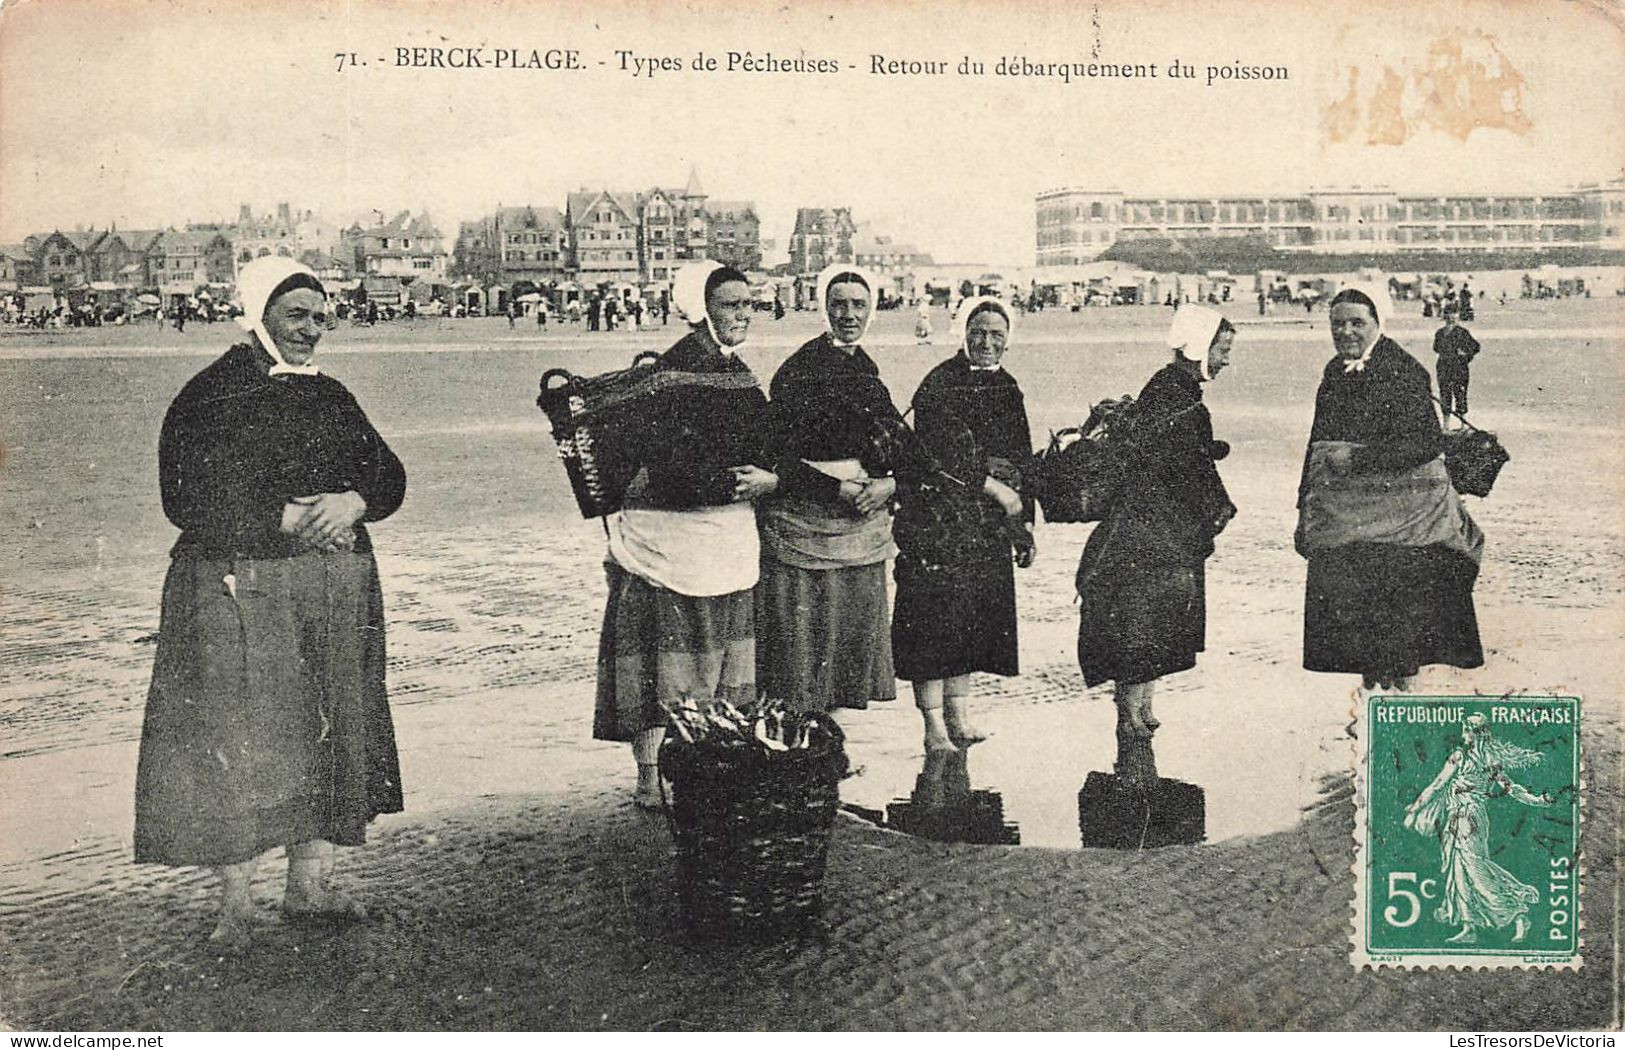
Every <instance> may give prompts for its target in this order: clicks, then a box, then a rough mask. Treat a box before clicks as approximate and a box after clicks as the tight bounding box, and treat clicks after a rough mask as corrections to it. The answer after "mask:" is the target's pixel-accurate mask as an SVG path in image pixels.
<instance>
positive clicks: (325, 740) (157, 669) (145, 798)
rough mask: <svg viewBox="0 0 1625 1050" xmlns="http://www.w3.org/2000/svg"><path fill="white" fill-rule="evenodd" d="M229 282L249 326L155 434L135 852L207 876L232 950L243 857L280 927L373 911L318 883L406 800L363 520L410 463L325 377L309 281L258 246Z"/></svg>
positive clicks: (241, 927)
mask: <svg viewBox="0 0 1625 1050" xmlns="http://www.w3.org/2000/svg"><path fill="white" fill-rule="evenodd" d="M237 284H238V290H239V292H240V293H241V298H242V304H243V311H244V312H243V316H242V318H241V324H242V325H243V327H244V328H246V329H248V331H249V332H250V333H252V334H251V336H250V337H249V339H248V340H247V341H245V342H242V343H239V344H237V345H236V346H233V347H232V348H231V349H230V350H228V351H227V352H226V353H225V354H224V355H223V356H222V357H220V358H219V359H217V360H216V361H215V362H214V363H212V364H210V365H209V366H208V367H207V368H205V369H203V371H201V372H199V373H198V374H197V375H196V376H194V377H192V379H191V381H189V382H188V383H187V384H186V386H185V387H184V388H182V390H181V392H180V393H179V394H178V395H177V396H176V398H175V400H174V402H173V403H172V404H171V405H170V408H169V413H168V415H166V416H165V417H164V425H163V431H162V434H161V435H160V437H159V440H158V472H159V487H160V490H161V493H162V496H163V505H164V513H165V514H166V515H167V516H168V518H169V520H170V521H172V522H173V523H174V524H175V525H176V526H177V527H178V528H179V529H180V530H181V534H180V538H179V539H177V540H176V541H175V546H174V548H173V550H171V552H170V567H169V574H168V576H167V577H166V579H165V581H164V595H163V612H162V619H161V623H160V629H159V636H158V651H157V654H156V657H155V659H154V664H153V672H152V685H151V689H150V691H149V692H148V695H147V708H146V717H145V721H144V724H143V726H142V732H141V756H140V763H139V767H138V769H137V772H136V803H135V859H136V860H137V861H138V862H143V863H156V864H172V865H203V866H208V867H212V868H214V869H215V871H216V873H217V874H218V876H219V880H220V890H221V906H220V913H219V923H218V925H217V926H216V927H215V930H214V933H213V934H212V935H211V940H214V941H217V942H220V943H222V944H223V945H225V946H226V947H231V948H237V947H241V946H242V945H244V944H246V943H247V942H248V941H249V939H250V938H251V936H252V930H253V926H254V924H255V920H256V918H257V914H256V908H255V906H254V901H253V899H252V897H251V895H250V892H249V887H250V882H251V880H252V877H253V872H254V867H255V864H256V862H257V861H258V859H259V857H260V855H261V854H263V853H264V852H266V851H267V850H270V849H272V848H274V847H278V846H281V847H286V850H287V856H288V880H287V891H286V893H285V894H284V896H283V902H282V909H283V914H284V916H285V918H286V919H287V920H289V921H294V922H348V921H355V920H359V919H362V918H365V916H366V911H365V909H364V908H363V906H362V905H361V903H360V902H359V901H356V900H354V899H352V898H350V897H349V896H347V895H345V894H344V893H342V892H340V891H339V890H337V889H335V888H334V887H333V886H332V885H331V884H330V883H329V874H330V872H331V870H332V867H333V852H334V851H333V847H334V846H335V845H341V846H359V845H361V844H362V842H363V841H364V840H365V838H366V829H367V824H368V823H369V822H370V821H371V820H372V819H373V818H374V817H375V816H377V815H378V814H380V813H396V812H399V811H400V809H401V805H402V796H401V781H400V764H399V760H398V758H397V756H396V751H395V731H394V727H393V724H392V722H391V719H390V713H389V702H388V699H387V697H386V694H385V689H384V667H385V659H384V614H383V596H382V593H381V591H380V589H379V583H378V566H377V564H376V563H375V562H374V560H373V555H372V542H371V539H370V537H369V536H368V533H367V527H366V523H368V522H375V521H380V520H382V519H384V518H387V517H388V516H389V515H391V514H393V513H394V512H395V510H396V508H398V507H399V506H400V505H401V500H402V499H403V498H404V496H405V494H406V472H405V470H404V469H403V468H402V467H401V461H400V460H399V459H397V458H396V456H395V454H394V453H393V452H392V451H390V448H389V445H388V444H386V443H385V442H384V439H383V438H382V437H381V436H380V435H379V433H378V431H377V430H376V429H374V427H373V425H372V423H371V422H369V421H368V419H367V416H366V414H365V413H363V412H362V411H361V407H360V406H359V405H358V404H356V401H355V398H354V397H352V396H351V395H350V392H349V391H348V390H346V389H345V388H344V386H343V384H341V383H340V382H338V380H336V379H333V378H332V377H330V376H327V375H324V374H322V373H321V371H320V369H319V368H318V367H317V364H316V360H315V358H316V346H317V343H318V342H319V340H320V339H321V337H322V334H323V332H324V331H325V330H326V329H328V328H329V327H331V325H332V318H331V315H330V314H329V313H328V310H327V300H326V295H325V293H324V291H323V288H322V284H321V282H320V281H319V280H317V278H316V276H315V274H313V273H312V272H311V271H310V270H309V269H307V268H306V267H304V266H301V265H299V264H298V263H295V262H293V261H292V260H290V259H285V258H282V257H279V256H266V257H264V258H262V259H256V260H255V261H254V262H251V263H249V264H248V265H247V266H244V267H243V270H242V273H241V274H240V275H239V277H238V282H237Z"/></svg>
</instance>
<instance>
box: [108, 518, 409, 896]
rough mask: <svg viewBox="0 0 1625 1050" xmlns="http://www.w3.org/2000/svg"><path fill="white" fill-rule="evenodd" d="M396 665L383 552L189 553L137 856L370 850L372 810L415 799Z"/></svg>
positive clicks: (162, 669) (168, 619)
mask: <svg viewBox="0 0 1625 1050" xmlns="http://www.w3.org/2000/svg"><path fill="white" fill-rule="evenodd" d="M228 581H229V582H228ZM384 666H385V659H384V614H383V595H382V593H381V591H380V589H379V586H378V568H377V565H376V563H375V562H374V561H373V557H372V555H371V554H370V553H333V554H321V553H315V552H312V553H308V554H302V555H299V556H297V557H293V558H276V559H264V560H259V559H249V558H236V559H227V558H206V557H202V556H201V555H199V554H197V553H196V552H189V551H185V550H182V551H179V552H177V553H176V555H175V557H174V559H173V560H172V561H171V563H170V567H169V575H168V577H167V578H166V579H165V581H164V597H163V610H162V619H161V621H160V627H159V635H158V651H157V655H156V657H155V660H154V664H153V672H152V686H151V688H150V690H149V691H148V694H147V710H146V720H145V722H144V724H143V726H142V731H141V755H140V762H139V765H138V767H137V771H136V793H135V859H136V860H137V861H139V862H150V863H157V864H175V865H223V864H233V863H236V862H238V861H244V860H248V859H251V858H253V857H255V856H258V855H259V854H260V853H262V852H264V851H265V850H267V849H270V848H272V847H274V846H282V845H287V844H289V843H295V842H306V841H310V840H312V839H326V840H327V841H329V842H334V843H337V844H339V845H343V846H359V845H361V844H362V842H363V841H365V839H366V828H367V823H368V822H369V821H371V820H372V819H373V817H375V816H377V815H378V814H380V813H398V812H400V810H401V805H402V799H401V774H400V761H399V759H398V757H397V755H396V751H395V729H394V725H393V722H392V721H391V719H390V714H389V701H388V698H387V694H386V693H385V689H384Z"/></svg>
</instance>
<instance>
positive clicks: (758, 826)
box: [660, 722, 847, 940]
mask: <svg viewBox="0 0 1625 1050" xmlns="http://www.w3.org/2000/svg"><path fill="white" fill-rule="evenodd" d="M822 739H823V740H824V741H825V743H824V745H823V746H820V747H810V748H806V749H802V750H797V751H778V752H775V751H768V750H767V749H765V748H761V747H756V746H753V745H747V744H732V745H721V744H714V743H703V742H702V743H697V744H689V743H684V742H682V741H678V740H668V741H667V742H666V744H665V746H664V747H662V748H661V751H660V769H661V773H662V774H663V775H664V776H665V778H666V779H668V780H670V781H671V786H672V794H671V800H670V808H669V810H668V812H669V814H670V817H671V822H672V832H673V838H674V839H675V840H676V845H677V886H678V899H679V902H680V904H681V909H682V918H683V924H684V925H685V926H686V927H687V928H688V930H689V932H690V933H691V934H693V935H694V936H697V937H726V938H730V939H743V940H772V939H778V938H781V937H784V936H786V935H790V934H800V933H809V932H815V931H816V930H817V928H818V919H819V918H820V916H821V914H822V909H823V881H824V862H825V859H826V857H827V856H828V853H829V837H830V831H831V829H832V828H833V827H834V823H835V814H836V810H837V808H838V807H839V805H840V791H839V784H840V781H841V778H842V777H843V776H845V775H846V770H847V762H846V750H845V748H844V747H843V746H842V742H841V736H840V730H839V728H837V727H836V726H835V725H834V723H833V722H831V723H829V724H828V731H827V733H826V735H824V736H823V738H822Z"/></svg>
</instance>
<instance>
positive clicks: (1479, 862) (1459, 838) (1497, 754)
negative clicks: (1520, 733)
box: [1405, 714, 1553, 944]
mask: <svg viewBox="0 0 1625 1050" xmlns="http://www.w3.org/2000/svg"><path fill="white" fill-rule="evenodd" d="M1540 760H1541V755H1540V752H1538V751H1533V750H1531V749H1529V748H1526V747H1519V746H1517V745H1516V744H1510V743H1507V742H1506V741H1504V740H1497V739H1495V737H1494V736H1493V735H1492V734H1491V732H1490V727H1489V723H1488V722H1487V721H1485V719H1484V716H1483V715H1478V714H1474V715H1469V716H1468V717H1467V719H1466V721H1465V722H1463V724H1462V727H1461V747H1459V748H1457V749H1456V750H1455V751H1453V752H1451V754H1450V757H1449V758H1448V759H1446V760H1445V764H1444V768H1443V769H1442V770H1440V771H1439V775H1438V776H1437V777H1434V778H1433V783H1431V784H1429V785H1428V786H1427V787H1426V788H1425V789H1424V790H1423V791H1422V793H1421V794H1420V795H1418V796H1417V798H1416V801H1415V802H1412V803H1411V804H1410V806H1409V807H1407V808H1406V810H1405V826H1406V827H1407V828H1411V829H1413V830H1414V831H1417V832H1419V833H1420V834H1423V835H1437V836H1438V838H1439V847H1440V850H1441V853H1442V856H1441V863H1440V868H1441V870H1442V871H1443V873H1444V893H1443V896H1442V899H1441V900H1440V902H1439V906H1438V908H1436V909H1435V910H1434V913H1433V914H1434V918H1436V919H1438V920H1439V921H1440V922H1443V923H1448V924H1451V925H1459V926H1460V927H1461V929H1460V931H1458V932H1457V933H1456V935H1455V936H1453V937H1451V938H1450V939H1449V940H1450V942H1451V943H1452V944H1472V943H1474V942H1475V941H1477V940H1478V930H1480V929H1483V928H1490V929H1500V928H1501V927H1504V926H1506V925H1508V924H1509V923H1510V924H1511V925H1512V928H1513V932H1512V940H1513V941H1514V942H1518V943H1521V942H1522V941H1523V940H1524V939H1525V938H1526V937H1528V936H1529V908H1530V906H1531V905H1532V904H1534V903H1536V902H1537V901H1539V900H1540V891H1539V890H1537V889H1536V888H1535V887H1533V886H1530V885H1527V884H1525V883H1523V882H1521V881H1520V880H1519V879H1518V878H1517V877H1516V876H1514V875H1513V874H1512V873H1511V872H1509V871H1507V870H1506V869H1505V868H1503V867H1501V866H1500V865H1499V864H1497V863H1495V861H1493V860H1491V859H1490V854H1491V852H1492V851H1491V844H1490V814H1489V805H1488V802H1489V799H1491V798H1494V797H1497V796H1500V795H1505V796H1506V797H1508V798H1511V799H1513V800H1515V801H1517V802H1521V803H1523V804H1524V805H1526V806H1537V807H1541V808H1544V807H1547V806H1550V805H1551V804H1552V802H1553V799H1552V797H1551V796H1550V795H1547V794H1541V795H1535V794H1533V793H1531V792H1530V791H1529V790H1528V789H1527V788H1525V787H1524V786H1523V785H1521V784H1519V783H1517V782H1515V781H1514V780H1513V779H1512V778H1511V777H1509V776H1507V773H1506V771H1507V770H1509V769H1526V768H1528V767H1530V766H1534V765H1537V764H1539V762H1540Z"/></svg>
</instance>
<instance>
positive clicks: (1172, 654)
mask: <svg viewBox="0 0 1625 1050" xmlns="http://www.w3.org/2000/svg"><path fill="white" fill-rule="evenodd" d="M1102 527H1104V526H1102ZM1205 648H1207V580H1206V571H1205V569H1204V566H1203V565H1202V563H1201V562H1197V563H1195V564H1194V565H1183V566H1181V565H1176V564H1170V563H1163V562H1154V563H1151V564H1146V565H1142V566H1138V567H1135V568H1132V569H1131V568H1129V567H1127V566H1124V565H1116V566H1113V567H1112V568H1111V569H1110V570H1102V571H1100V572H1096V573H1091V574H1086V575H1085V576H1084V578H1083V579H1082V580H1081V582H1080V586H1079V588H1078V667H1079V669H1081V670H1082V671H1083V680H1084V683H1085V684H1086V685H1090V686H1095V685H1099V684H1101V683H1102V682H1117V683H1119V684H1121V685H1133V684H1138V683H1140V682H1151V681H1155V680H1156V679H1158V678H1161V677H1162V676H1164V675H1170V674H1174V673H1175V672H1178V671H1188V670H1190V669H1191V668H1192V667H1195V666H1196V654H1197V653H1199V652H1201V651H1202V650H1203V649H1205Z"/></svg>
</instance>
